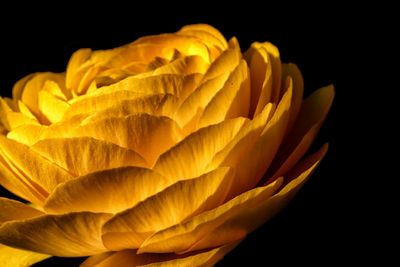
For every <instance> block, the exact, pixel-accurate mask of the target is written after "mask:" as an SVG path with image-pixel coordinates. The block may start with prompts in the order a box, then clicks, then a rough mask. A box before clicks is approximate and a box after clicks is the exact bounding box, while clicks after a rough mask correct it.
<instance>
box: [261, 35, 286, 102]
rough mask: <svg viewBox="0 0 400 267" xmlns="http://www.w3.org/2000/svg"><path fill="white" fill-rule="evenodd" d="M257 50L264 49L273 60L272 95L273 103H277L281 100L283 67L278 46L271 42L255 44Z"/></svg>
mask: <svg viewBox="0 0 400 267" xmlns="http://www.w3.org/2000/svg"><path fill="white" fill-rule="evenodd" d="M255 45H256V47H257V48H261V47H262V48H264V49H265V50H266V51H267V53H268V55H269V58H270V60H271V67H272V94H271V101H272V102H274V103H276V102H278V100H279V96H280V89H281V80H282V65H281V59H280V54H279V50H278V48H277V47H276V46H274V45H273V44H271V43H269V42H264V43H258V42H256V43H255Z"/></svg>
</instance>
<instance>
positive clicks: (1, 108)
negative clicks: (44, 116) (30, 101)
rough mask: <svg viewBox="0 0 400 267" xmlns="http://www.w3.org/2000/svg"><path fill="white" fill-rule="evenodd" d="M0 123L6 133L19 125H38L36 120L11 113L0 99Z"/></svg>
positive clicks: (21, 114)
mask: <svg viewBox="0 0 400 267" xmlns="http://www.w3.org/2000/svg"><path fill="white" fill-rule="evenodd" d="M0 122H1V123H2V125H3V126H4V127H5V128H6V129H7V130H8V131H10V130H12V129H15V128H17V127H19V126H21V125H27V124H38V121H37V120H36V119H34V118H31V117H29V116H26V115H24V114H23V113H20V112H15V111H13V110H12V109H11V107H10V106H9V105H8V104H7V103H6V101H5V100H4V99H2V98H0Z"/></svg>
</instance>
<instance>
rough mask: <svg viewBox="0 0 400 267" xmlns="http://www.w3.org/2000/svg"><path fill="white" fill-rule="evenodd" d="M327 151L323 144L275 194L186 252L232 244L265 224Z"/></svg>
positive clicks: (287, 201)
mask: <svg viewBox="0 0 400 267" xmlns="http://www.w3.org/2000/svg"><path fill="white" fill-rule="evenodd" d="M327 149H328V146H327V145H324V146H323V147H322V148H321V149H320V150H318V151H317V152H316V153H314V154H312V155H311V156H309V157H308V158H307V159H305V160H304V161H302V162H301V163H300V164H299V165H298V166H296V168H295V169H294V170H292V172H291V173H290V174H289V175H288V177H286V178H285V184H286V185H285V186H284V187H283V189H282V190H280V191H279V192H278V193H277V194H275V195H274V196H272V197H271V198H269V199H267V200H265V201H263V202H261V203H259V204H258V205H256V206H253V207H250V208H248V209H246V210H245V211H243V212H241V213H238V214H237V215H235V216H233V217H231V218H229V220H227V221H226V222H224V223H223V224H221V225H219V226H218V227H217V228H215V229H214V230H213V231H212V232H210V233H209V234H208V235H207V236H205V237H204V239H202V240H200V241H199V242H198V243H196V244H195V245H193V246H192V247H190V248H189V249H188V250H187V251H194V250H199V249H204V248H209V247H214V246H220V245H223V244H226V243H228V242H232V241H234V240H236V239H235V237H236V238H240V237H241V235H246V234H248V233H250V232H252V231H253V230H254V229H256V228H258V227H259V226H260V225H262V224H263V223H265V222H266V221H268V220H269V219H270V218H271V217H272V216H274V215H275V214H276V213H278V212H279V211H280V210H282V209H283V208H284V207H285V206H286V205H287V204H288V203H289V201H290V200H291V199H292V198H293V196H294V195H295V194H296V193H297V191H298V190H299V189H300V188H301V187H302V186H303V184H304V183H305V182H306V181H307V179H308V178H309V177H310V175H311V174H312V172H313V171H314V170H315V168H316V167H317V166H318V164H319V162H320V161H321V160H322V158H323V157H324V155H325V153H326V151H327ZM187 251H185V252H187Z"/></svg>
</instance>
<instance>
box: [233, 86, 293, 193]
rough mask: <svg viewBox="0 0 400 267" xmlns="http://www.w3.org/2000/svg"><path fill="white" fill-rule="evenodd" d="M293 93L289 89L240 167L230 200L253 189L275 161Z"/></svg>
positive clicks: (287, 119)
mask: <svg viewBox="0 0 400 267" xmlns="http://www.w3.org/2000/svg"><path fill="white" fill-rule="evenodd" d="M292 91H293V90H292V88H288V90H287V92H286V93H285V94H284V96H283V97H282V99H281V101H280V103H279V105H278V106H277V108H276V111H275V113H274V115H273V116H272V118H271V119H270V120H269V122H268V124H267V125H266V126H265V128H264V130H263V131H262V133H261V135H260V138H259V139H258V140H257V142H256V143H255V144H254V146H253V147H252V149H251V150H250V152H248V153H247V155H246V157H245V158H244V159H243V160H242V161H241V162H240V164H239V165H238V167H237V170H236V176H235V181H234V183H233V184H234V185H233V186H232V191H231V194H230V195H229V197H228V199H230V198H232V197H234V196H236V195H238V194H240V193H242V192H244V191H247V190H249V189H251V188H253V187H254V186H255V185H256V184H257V183H258V182H259V181H260V179H261V178H262V177H263V175H264V174H265V172H266V170H267V169H268V167H269V165H270V164H271V162H272V160H273V159H274V156H275V154H276V152H277V151H278V148H279V145H280V144H281V142H282V140H283V136H284V133H285V131H286V127H287V123H288V121H289V112H290V107H291V100H292Z"/></svg>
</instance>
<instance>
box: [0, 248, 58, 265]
mask: <svg viewBox="0 0 400 267" xmlns="http://www.w3.org/2000/svg"><path fill="white" fill-rule="evenodd" d="M50 257H51V255H46V254H41V253H36V252H32V251H28V250H22V249H17V248H12V247H8V246H4V245H1V244H0V265H1V266H3V267H27V266H31V265H33V264H35V263H37V262H40V261H43V260H45V259H48V258H50Z"/></svg>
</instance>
